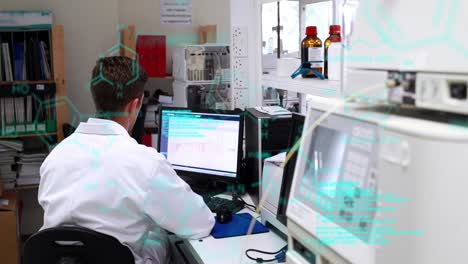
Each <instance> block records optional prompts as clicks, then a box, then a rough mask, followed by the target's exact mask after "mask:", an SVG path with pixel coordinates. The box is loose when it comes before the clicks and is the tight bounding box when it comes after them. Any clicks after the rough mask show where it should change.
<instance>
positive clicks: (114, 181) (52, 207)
mask: <svg viewBox="0 0 468 264" xmlns="http://www.w3.org/2000/svg"><path fill="white" fill-rule="evenodd" d="M135 63H136V62H135V61H132V60H131V59H129V58H126V57H108V58H102V59H100V60H99V61H98V62H97V65H96V67H95V68H94V70H93V80H97V81H94V82H93V83H92V87H91V93H92V95H93V99H94V103H95V106H96V109H97V111H98V116H99V117H100V118H90V119H89V120H88V121H87V122H86V123H81V124H80V125H79V126H78V128H77V130H76V132H75V133H74V134H72V135H71V136H69V137H68V138H66V139H65V140H64V141H62V142H61V143H60V144H59V145H58V146H56V147H55V148H54V150H53V151H52V152H51V153H50V154H49V156H48V157H47V159H46V160H45V161H44V163H43V164H42V166H41V170H40V174H41V182H40V187H39V194H38V196H39V203H40V204H41V206H42V207H43V209H44V213H45V215H44V226H43V227H42V229H45V228H50V227H56V226H59V225H78V226H82V227H86V228H90V229H93V230H95V231H98V232H101V233H104V234H108V235H111V236H113V237H115V238H117V239H119V241H120V242H121V243H123V244H124V245H126V246H128V247H129V248H130V249H131V251H132V252H133V255H134V256H135V261H136V263H138V264H140V263H168V262H169V261H170V251H169V247H168V241H167V236H166V230H167V231H171V232H173V233H175V234H177V235H179V236H180V237H184V238H192V239H198V238H202V237H205V236H208V235H209V234H210V232H211V229H212V228H213V225H214V222H215V221H214V217H213V214H212V213H211V211H210V210H209V209H208V208H207V206H206V205H205V203H204V202H203V199H202V198H201V197H200V196H198V195H197V194H195V193H193V192H192V190H191V189H190V187H189V186H188V185H187V184H186V183H185V182H184V181H183V180H182V179H180V178H179V177H178V176H177V174H176V173H175V171H174V170H173V169H172V167H171V165H170V164H169V163H168V162H167V161H166V159H165V158H164V156H163V155H161V154H159V153H158V152H157V151H156V150H155V149H153V148H148V147H145V146H143V145H139V144H138V143H137V142H136V141H135V140H134V139H133V138H131V137H130V136H129V132H130V131H131V130H132V127H133V125H134V124H135V120H136V117H137V115H138V112H139V110H140V108H141V105H142V100H143V86H144V85H145V83H146V81H147V76H146V73H145V72H144V71H143V70H141V69H139V67H136V64H135ZM99 78H100V79H99Z"/></svg>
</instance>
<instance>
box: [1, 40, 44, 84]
mask: <svg viewBox="0 0 468 264" xmlns="http://www.w3.org/2000/svg"><path fill="white" fill-rule="evenodd" d="M13 36H14V35H13ZM2 37H3V38H5V33H2V34H0V43H1V46H0V81H4V82H13V81H26V80H29V81H42V80H51V79H52V68H51V58H50V50H49V45H48V44H47V43H46V42H45V41H42V40H39V39H38V38H36V37H33V36H31V37H27V36H26V37H23V36H22V37H21V39H20V40H14V37H9V40H10V41H7V42H5V41H4V40H2Z"/></svg>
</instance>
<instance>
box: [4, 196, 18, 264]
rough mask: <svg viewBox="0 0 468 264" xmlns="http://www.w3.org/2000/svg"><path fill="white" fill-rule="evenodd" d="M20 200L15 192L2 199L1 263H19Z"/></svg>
mask: <svg viewBox="0 0 468 264" xmlns="http://www.w3.org/2000/svg"><path fill="white" fill-rule="evenodd" d="M18 228H19V223H18V198H17V194H16V193H15V192H5V193H3V195H2V196H1V197H0V263H2V264H18V263H19V229H18Z"/></svg>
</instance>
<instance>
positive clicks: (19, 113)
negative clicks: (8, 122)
mask: <svg viewBox="0 0 468 264" xmlns="http://www.w3.org/2000/svg"><path fill="white" fill-rule="evenodd" d="M13 102H14V105H15V131H16V133H19V134H21V133H24V132H26V124H25V122H24V114H25V112H24V111H25V109H24V97H15V98H13Z"/></svg>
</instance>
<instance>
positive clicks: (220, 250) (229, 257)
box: [183, 195, 287, 264]
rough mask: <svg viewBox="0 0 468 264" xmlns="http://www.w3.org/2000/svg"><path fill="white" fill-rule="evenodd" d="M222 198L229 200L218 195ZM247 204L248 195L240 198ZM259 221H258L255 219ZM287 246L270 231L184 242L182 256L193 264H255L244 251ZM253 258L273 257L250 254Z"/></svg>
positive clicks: (275, 248)
mask: <svg viewBox="0 0 468 264" xmlns="http://www.w3.org/2000/svg"><path fill="white" fill-rule="evenodd" d="M219 197H222V198H230V197H231V196H228V195H219ZM242 198H243V199H244V200H245V201H246V202H247V203H252V199H250V197H249V196H248V195H245V196H243V197H242ZM239 213H250V214H251V215H252V216H253V217H259V215H258V214H256V213H254V212H252V211H250V210H248V209H243V210H242V211H240V212H239ZM257 220H260V219H257ZM286 244H287V242H286V241H285V240H283V239H282V238H281V237H279V236H278V235H277V234H275V233H274V232H273V231H271V230H270V232H268V233H262V234H254V235H250V236H239V237H230V238H221V239H215V238H213V237H212V236H209V237H207V238H204V239H201V240H185V241H184V250H183V251H184V254H185V255H186V257H187V258H188V259H193V260H194V262H193V263H204V264H211V263H213V264H219V263H223V264H231V263H232V264H239V263H256V262H255V261H253V260H250V259H248V258H247V257H246V256H245V251H246V250H247V249H250V248H254V249H259V250H263V251H270V252H274V251H278V250H279V249H281V248H282V247H284V246H285V245H286ZM251 256H253V257H257V256H258V257H262V258H264V259H269V258H273V257H274V256H273V255H264V254H259V255H257V254H255V253H253V252H252V253H251Z"/></svg>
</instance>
